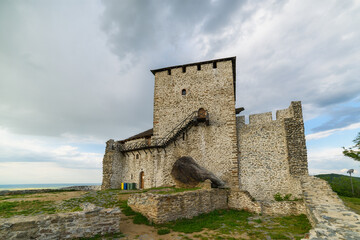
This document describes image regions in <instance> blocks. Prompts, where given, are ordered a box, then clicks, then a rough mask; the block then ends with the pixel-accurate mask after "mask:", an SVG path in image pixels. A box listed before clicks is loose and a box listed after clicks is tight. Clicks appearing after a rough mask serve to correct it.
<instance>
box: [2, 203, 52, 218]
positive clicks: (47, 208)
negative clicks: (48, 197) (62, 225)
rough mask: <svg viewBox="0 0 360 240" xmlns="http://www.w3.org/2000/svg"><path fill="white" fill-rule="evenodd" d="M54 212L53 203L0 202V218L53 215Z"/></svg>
mask: <svg viewBox="0 0 360 240" xmlns="http://www.w3.org/2000/svg"><path fill="white" fill-rule="evenodd" d="M55 212H56V207H55V206H54V201H39V200H36V201H16V202H0V217H4V218H9V217H12V216H15V215H25V216H27V215H36V214H53V213H55Z"/></svg>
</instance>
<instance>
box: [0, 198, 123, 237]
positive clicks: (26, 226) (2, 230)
mask: <svg viewBox="0 0 360 240" xmlns="http://www.w3.org/2000/svg"><path fill="white" fill-rule="evenodd" d="M120 213H121V211H120V210H119V209H117V208H115V209H103V208H98V207H95V205H92V204H90V205H88V206H86V207H85V210H84V211H82V212H72V213H58V214H52V215H39V216H16V217H12V218H8V219H4V218H2V219H0V239H73V238H80V237H92V236H94V235H96V234H106V233H112V232H118V231H119V224H120Z"/></svg>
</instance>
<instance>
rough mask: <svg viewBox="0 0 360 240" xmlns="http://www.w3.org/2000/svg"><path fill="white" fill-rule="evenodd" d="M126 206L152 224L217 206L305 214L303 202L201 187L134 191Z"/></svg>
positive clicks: (266, 213) (219, 207) (187, 215)
mask: <svg viewBox="0 0 360 240" xmlns="http://www.w3.org/2000/svg"><path fill="white" fill-rule="evenodd" d="M128 205H129V206H130V207H131V208H132V209H133V210H134V211H136V212H140V213H141V214H143V215H144V216H145V217H147V218H148V219H149V220H150V221H151V222H154V223H165V222H169V221H174V220H176V219H181V218H192V217H194V216H197V215H200V214H202V213H208V212H211V211H214V210H216V209H228V208H230V209H235V210H246V211H249V212H254V213H261V214H265V215H299V214H306V209H305V204H304V201H302V200H299V201H281V202H276V201H256V200H255V199H254V198H253V197H252V196H251V195H250V194H249V192H246V191H240V190H225V189H214V188H213V189H200V190H196V191H186V192H182V193H176V194H156V193H137V194H133V195H131V196H130V197H129V199H128Z"/></svg>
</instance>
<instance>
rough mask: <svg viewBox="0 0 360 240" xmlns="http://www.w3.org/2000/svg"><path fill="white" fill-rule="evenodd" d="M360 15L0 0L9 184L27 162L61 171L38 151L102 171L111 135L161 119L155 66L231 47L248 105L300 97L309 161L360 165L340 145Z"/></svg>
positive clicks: (0, 106)
mask: <svg viewBox="0 0 360 240" xmlns="http://www.w3.org/2000/svg"><path fill="white" fill-rule="evenodd" d="M358 22H360V2H359V1H355V0H354V1H335V0H328V1H310V0H308V1H300V0H299V1H260V0H259V1H236V0H229V1H220V0H197V1H190V0H177V1H165V0H153V1H150V0H149V1H141V0H127V1H125V0H122V1H115V0H113V1H96V0H93V1H70V0H64V1H60V0H59V1H41V0H38V1H32V0H30V1H7V0H4V1H1V2H0V29H1V30H0V164H1V169H2V170H0V171H2V172H0V175H1V176H2V177H0V184H1V183H2V182H3V183H9V182H11V181H10V180H9V179H13V175H11V174H15V173H13V169H16V167H18V166H21V164H20V163H22V164H23V166H26V167H27V168H28V169H29V171H30V169H31V171H37V172H38V174H40V175H41V174H43V176H44V177H43V178H36V179H46V177H51V175H49V174H45V173H44V172H43V171H44V167H41V168H40V167H39V165H37V164H38V163H39V162H40V163H43V165H42V166H45V165H46V166H49V169H51V170H49V171H56V170H54V169H56V167H58V170H59V171H58V174H63V173H64V169H69V173H71V174H72V175H71V174H70V175H67V176H68V177H69V178H71V179H74V180H73V181H88V182H89V181H90V180H92V179H93V182H94V181H97V182H100V181H101V158H102V155H103V152H104V142H105V141H106V140H108V139H109V138H114V139H123V138H126V137H129V136H131V135H133V134H136V133H138V132H140V131H143V130H146V129H148V128H151V127H152V111H153V84H154V82H153V75H152V74H151V72H150V71H149V70H150V69H156V68H161V67H166V66H171V65H177V64H183V63H188V62H196V61H203V60H209V59H214V58H221V57H230V56H236V57H237V63H236V64H237V73H236V74H237V88H236V89H237V103H236V105H237V106H238V107H245V109H246V111H245V114H250V113H259V112H264V111H272V110H276V109H280V108H286V107H287V106H288V105H289V104H290V101H292V100H301V101H302V102H303V110H304V118H305V120H306V123H305V127H306V133H307V135H308V137H307V140H308V142H307V146H308V149H309V162H310V168H312V169H313V171H312V170H311V169H310V170H311V171H312V172H313V173H317V172H322V171H323V172H326V171H337V172H339V171H340V170H341V169H343V168H345V167H346V168H355V169H356V168H359V166H358V165H359V164H357V165H356V163H353V162H352V161H351V160H344V159H343V158H341V157H340V155H341V147H342V146H349V145H351V140H352V139H353V138H354V137H355V135H356V132H358V131H360V125H359V124H360V111H359V109H360V108H359V107H360V79H359V76H360V66H359V65H360V64H359V63H360V46H359V44H358V43H359V42H360V31H359V30H358V29H359V27H358V26H357V25H358ZM334 149H335V150H334ZM326 152H329V153H333V155H332V157H329V161H326V159H327V158H326V154H324V153H326ZM334 156H336V157H334ZM339 161H340V163H341V162H345V166H341V164H339ZM324 163H327V164H324ZM324 165H325V166H324ZM321 167H322V168H321ZM76 169H78V171H79V172H78V174H79V175H81V176H82V177H81V178H77V177H75V176H76V174H77V170H76ZM95 170H97V172H96V173H95V174H94V171H95ZM86 171H88V172H86ZM22 176H24V177H23V179H24V181H27V182H29V181H30V182H31V181H32V180H31V179H35V178H34V177H33V175H31V174H29V175H28V178H26V174H22ZM45 176H46V177H45ZM71 176H72V177H71ZM56 179H58V180H56V181H61V180H59V179H63V178H61V177H58V178H56ZM34 181H35V180H34ZM36 181H40V180H36ZM42 181H44V180H42ZM48 181H49V182H50V181H53V180H48ZM54 181H55V180H54Z"/></svg>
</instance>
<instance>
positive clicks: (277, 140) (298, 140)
mask: <svg viewBox="0 0 360 240" xmlns="http://www.w3.org/2000/svg"><path fill="white" fill-rule="evenodd" d="M236 120H237V121H236V122H237V135H238V151H239V158H238V160H239V173H240V174H239V181H240V188H241V189H242V190H246V191H249V192H250V193H251V195H253V196H254V197H255V198H257V199H261V200H271V199H273V195H274V194H276V193H281V194H289V193H291V194H292V195H293V196H300V194H301V190H300V184H299V181H297V180H296V179H294V177H298V176H302V175H307V174H308V170H307V154H306V143H305V135H304V123H303V118H302V109H301V102H291V104H290V106H289V107H288V108H286V109H282V110H278V111H276V119H273V114H272V112H266V113H260V114H252V115H250V116H249V122H248V123H246V122H245V116H238V117H237V118H236Z"/></svg>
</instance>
